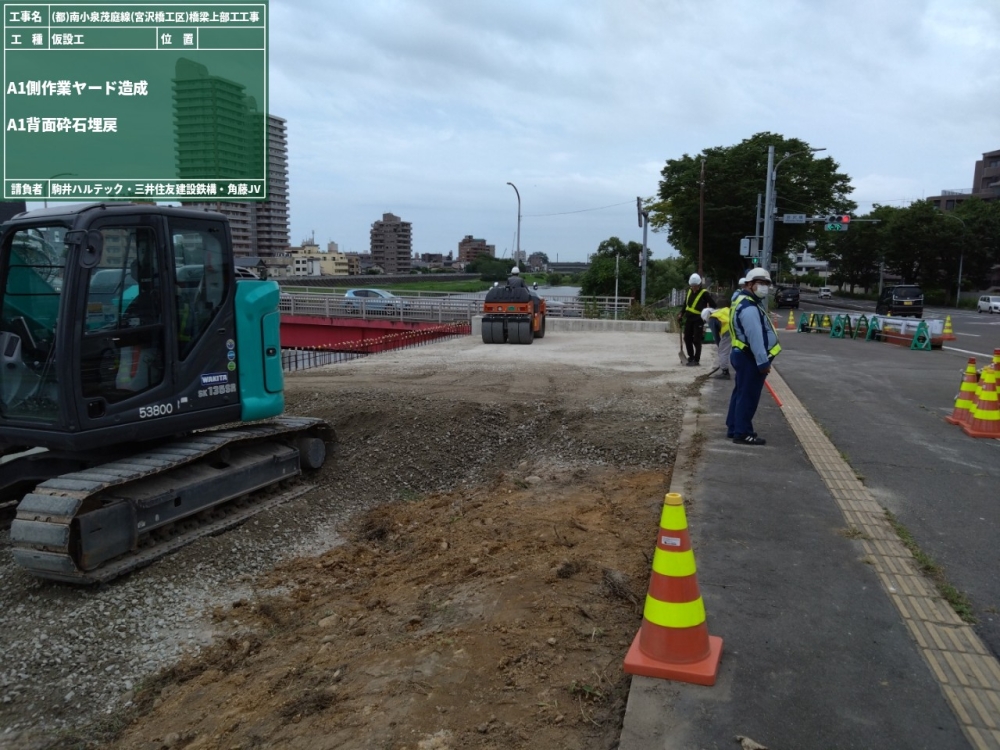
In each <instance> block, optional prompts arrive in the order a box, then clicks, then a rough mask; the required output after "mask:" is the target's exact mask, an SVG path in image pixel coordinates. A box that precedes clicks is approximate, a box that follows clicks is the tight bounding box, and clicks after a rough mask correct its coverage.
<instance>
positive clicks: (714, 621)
mask: <svg viewBox="0 0 1000 750" xmlns="http://www.w3.org/2000/svg"><path fill="white" fill-rule="evenodd" d="M731 382H732V381H722V380H709V381H708V382H707V383H706V384H705V387H704V389H703V391H702V397H701V400H700V403H698V405H699V406H700V409H698V408H690V407H689V413H688V420H689V424H686V425H685V434H684V436H682V446H681V454H680V455H679V459H678V462H679V466H678V467H676V468H675V472H674V476H673V479H672V485H671V490H672V491H674V492H681V493H682V494H684V497H685V499H686V500H687V501H688V502H689V503H690V505H689V506H688V508H689V509H688V522H689V525H690V528H691V536H692V540H693V543H694V546H695V555H696V558H697V565H698V580H699V583H700V586H701V593H702V596H703V597H704V600H705V606H706V609H707V612H708V628H709V632H710V633H711V634H712V635H717V636H721V637H722V638H723V639H724V648H723V654H722V663H721V666H720V669H719V677H718V682H717V683H716V685H715V686H714V687H710V688H706V687H699V686H695V685H687V684H683V683H677V682H667V681H662V680H652V679H649V678H644V677H633V679H632V688H631V692H630V694H629V700H628V706H627V709H626V713H625V721H624V726H623V731H622V736H621V744H620V746H619V747H620V750H659V749H660V748H663V749H666V748H676V749H678V750H708V749H709V748H738V747H739V744H738V743H736V742H735V740H734V738H735V737H736V736H737V735H741V736H746V737H749V738H752V739H753V740H755V741H756V742H758V743H760V744H761V745H764V746H766V747H767V748H769V750H806V749H810V748H837V749H838V750H842V749H845V748H859V749H860V748H864V749H865V750H874V749H881V748H884V749H885V750H897V749H898V748H933V749H934V750H947V749H950V748H969V747H970V744H969V741H968V740H967V739H966V736H965V735H964V734H963V731H962V728H961V727H960V725H959V722H958V721H957V720H956V718H955V714H954V713H953V712H952V710H951V708H950V706H949V703H948V701H947V700H946V698H945V693H944V692H943V690H942V687H941V686H940V685H939V683H938V680H937V679H935V676H934V673H932V671H931V669H929V668H928V665H927V663H926V662H925V660H924V657H922V655H921V651H920V650H919V649H918V647H917V644H916V642H915V640H914V637H913V636H911V634H910V632H909V631H908V628H907V625H906V624H905V622H904V619H903V617H901V615H900V613H899V611H897V607H896V606H894V604H893V602H892V601H891V600H890V598H889V596H888V594H887V593H886V589H885V588H884V587H883V583H882V582H881V581H880V578H879V575H878V572H877V571H876V569H875V566H874V565H873V564H868V563H871V562H872V558H871V557H870V555H868V554H867V550H868V549H869V548H868V547H866V544H868V545H870V544H871V543H872V542H871V541H868V542H866V541H864V540H862V539H858V538H849V537H854V536H855V534H847V529H848V527H849V523H848V521H847V520H845V517H844V513H843V511H842V510H841V507H840V506H839V505H838V502H837V500H836V499H835V498H834V496H833V495H832V494H831V492H830V490H829V489H828V487H827V484H825V483H824V481H823V480H822V479H821V477H820V475H819V474H818V473H817V471H816V469H815V468H814V466H813V464H812V463H811V462H810V459H809V458H808V457H807V455H806V452H805V451H804V449H803V447H802V445H801V444H800V442H799V439H798V438H797V437H796V433H795V432H793V430H792V428H791V427H790V426H789V423H788V422H787V421H786V419H785V415H784V414H783V413H782V410H780V409H778V408H777V407H776V404H775V402H774V401H773V399H771V397H770V396H769V395H768V393H767V391H766V390H765V392H764V394H763V398H762V400H761V406H760V409H759V411H758V413H757V417H756V419H755V420H754V425H755V427H756V428H757V430H758V432H759V433H760V435H761V437H764V438H766V439H767V441H768V443H767V446H764V447H759V448H757V447H743V446H737V445H734V444H733V443H732V441H730V440H727V439H726V438H725V413H726V409H727V408H728V402H729V394H730V392H731ZM776 385H777V383H776ZM795 406H796V409H799V410H800V409H801V407H800V406H799V405H798V402H797V399H796V400H795ZM699 411H701V412H702V413H698V412H699ZM802 416H803V413H801V411H800V412H799V413H798V414H797V415H796V417H795V418H797V419H800V421H801V417H802ZM699 445H700V448H701V449H700V452H699V450H698V446H699ZM684 456H694V457H695V458H694V459H693V463H694V465H693V466H686V465H685V464H684V463H683V462H684ZM834 458H836V457H834ZM653 523H654V524H655V520H654V521H653ZM876 564H877V563H876ZM942 617H943V618H944V619H947V616H946V615H942ZM956 619H957V618H956ZM958 629H959V630H960V628H958ZM977 746H979V743H977ZM983 746H985V747H989V746H992V745H983Z"/></svg>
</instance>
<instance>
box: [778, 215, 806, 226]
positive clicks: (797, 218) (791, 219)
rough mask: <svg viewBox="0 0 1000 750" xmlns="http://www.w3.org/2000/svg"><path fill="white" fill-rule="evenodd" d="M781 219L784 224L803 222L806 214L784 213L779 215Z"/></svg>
mask: <svg viewBox="0 0 1000 750" xmlns="http://www.w3.org/2000/svg"><path fill="white" fill-rule="evenodd" d="M781 220H782V221H783V222H785V223H786V224H805V223H806V215H805V214H785V215H784V216H782V217H781Z"/></svg>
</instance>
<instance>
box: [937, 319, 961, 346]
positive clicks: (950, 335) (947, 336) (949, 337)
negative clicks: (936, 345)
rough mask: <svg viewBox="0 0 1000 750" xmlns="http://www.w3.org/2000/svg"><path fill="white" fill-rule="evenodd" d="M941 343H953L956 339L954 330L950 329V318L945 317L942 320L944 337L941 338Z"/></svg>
mask: <svg viewBox="0 0 1000 750" xmlns="http://www.w3.org/2000/svg"><path fill="white" fill-rule="evenodd" d="M941 339H942V340H943V341H955V340H957V339H958V337H957V336H956V335H955V331H954V329H953V328H952V327H951V316H950V315H946V316H945V319H944V335H943V336H942V337H941Z"/></svg>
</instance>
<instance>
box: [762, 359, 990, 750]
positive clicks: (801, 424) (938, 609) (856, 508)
mask: <svg viewBox="0 0 1000 750" xmlns="http://www.w3.org/2000/svg"><path fill="white" fill-rule="evenodd" d="M959 351H960V350H959ZM768 380H769V381H772V382H773V384H774V387H775V390H777V391H778V393H779V395H780V397H781V400H782V401H783V402H784V408H783V409H782V414H783V415H784V417H785V419H786V420H787V421H788V425H789V426H790V427H791V428H792V431H793V432H794V433H795V436H796V437H797V438H798V441H799V443H800V444H801V445H802V448H803V450H805V452H806V455H807V456H809V460H810V461H811V462H812V465H813V467H814V468H815V469H816V473H817V474H819V476H820V478H821V479H822V480H823V483H824V484H826V486H827V489H829V490H830V494H831V495H833V498H834V500H835V501H836V502H837V505H838V506H839V507H840V511H841V513H843V515H844V519H845V520H846V521H847V523H848V525H849V526H850V527H853V528H855V529H857V530H858V531H860V532H861V533H862V536H861V539H860V542H859V543H860V545H861V547H862V548H863V549H864V551H865V553H866V554H865V559H866V561H867V562H869V563H870V564H871V566H872V568H873V569H874V571H875V574H876V575H877V576H878V578H879V580H880V581H881V583H882V586H883V588H884V590H885V593H886V596H888V597H889V600H890V601H891V602H892V603H893V604H894V605H895V607H896V610H897V611H898V612H899V614H900V615H901V616H902V618H903V623H904V625H905V626H906V628H907V630H909V632H910V635H911V636H912V637H913V640H914V645H915V646H916V647H917V650H918V651H919V653H920V655H921V656H922V657H923V659H924V662H925V663H926V664H927V667H928V669H929V670H930V672H931V674H932V675H933V676H934V678H935V679H936V680H937V681H938V683H939V684H940V686H941V690H942V692H943V693H944V695H945V699H946V700H947V702H948V704H949V706H950V707H951V710H952V712H953V713H954V714H955V718H956V719H957V720H958V723H959V725H960V726H961V727H962V731H964V732H965V736H966V738H968V740H969V742H970V743H971V744H972V746H973V747H974V748H976V750H987V748H997V747H1000V736H998V735H997V734H996V733H994V730H996V728H997V726H996V722H995V720H994V718H993V717H994V716H995V715H996V714H995V713H992V712H991V711H990V710H989V709H986V710H984V707H986V706H991V705H992V706H1000V663H998V662H997V660H996V658H994V657H993V656H992V655H991V654H990V652H989V650H988V649H987V648H986V646H985V645H984V644H983V642H982V640H980V638H979V636H978V635H976V631H974V630H973V629H972V628H971V627H970V626H969V625H968V624H966V623H965V622H963V621H962V620H961V619H960V618H959V617H958V615H956V614H955V612H954V611H953V610H952V609H951V607H950V606H948V603H947V602H945V600H944V599H943V598H942V597H941V596H940V594H939V593H938V591H937V589H936V588H935V587H934V585H933V584H932V583H931V582H930V581H929V580H928V579H927V578H926V577H925V576H923V575H921V573H920V568H919V566H918V565H917V562H916V560H914V559H913V555H912V554H911V553H910V551H909V550H908V549H907V548H906V547H905V546H903V543H902V542H901V541H900V540H899V537H898V536H897V534H896V532H895V530H894V529H893V528H892V526H891V525H890V524H889V520H888V519H887V518H886V516H885V510H884V508H882V506H881V505H880V504H879V503H878V501H877V500H876V499H875V497H874V496H873V495H872V494H871V492H870V491H869V489H868V488H867V487H865V485H864V484H862V483H861V481H860V480H859V479H858V478H857V476H856V475H855V473H854V470H853V469H852V468H851V467H850V466H849V465H848V464H847V462H846V461H845V460H844V459H843V458H841V454H840V453H839V452H838V451H837V448H836V446H835V445H834V444H833V443H832V442H831V441H830V439H829V438H828V437H827V436H826V435H825V434H823V432H822V431H821V430H820V428H819V425H817V424H816V421H815V420H814V419H813V418H812V416H811V415H810V414H809V412H808V411H807V410H806V408H805V407H804V406H803V405H802V402H801V401H799V399H798V397H797V396H796V395H795V394H794V393H793V392H792V390H791V388H789V387H788V384H787V383H785V381H784V380H783V379H782V378H781V376H780V375H779V374H778V373H777V372H776V371H774V370H772V371H771V374H770V376H768ZM970 676H971V677H970ZM973 678H974V679H973Z"/></svg>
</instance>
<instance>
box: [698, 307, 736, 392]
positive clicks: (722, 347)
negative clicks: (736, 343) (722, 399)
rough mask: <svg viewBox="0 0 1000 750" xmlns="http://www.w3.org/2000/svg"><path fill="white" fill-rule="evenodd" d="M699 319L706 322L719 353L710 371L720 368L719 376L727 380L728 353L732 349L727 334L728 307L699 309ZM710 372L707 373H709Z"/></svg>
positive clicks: (730, 338)
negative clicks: (713, 367)
mask: <svg viewBox="0 0 1000 750" xmlns="http://www.w3.org/2000/svg"><path fill="white" fill-rule="evenodd" d="M701 319H702V320H704V321H705V323H707V324H708V329H709V330H710V331H711V332H712V338H714V339H715V346H716V349H717V350H718V354H719V356H718V359H717V360H716V364H715V369H714V370H712V372H715V370H722V372H721V373H720V374H719V377H720V378H722V379H723V380H729V355H730V353H731V352H732V350H733V346H732V337H731V336H730V334H729V308H728V307H720V308H719V309H718V310H713V309H712V308H711V307H706V308H705V309H704V310H702V311H701ZM712 372H710V373H708V374H709V375H711V374H712Z"/></svg>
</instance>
